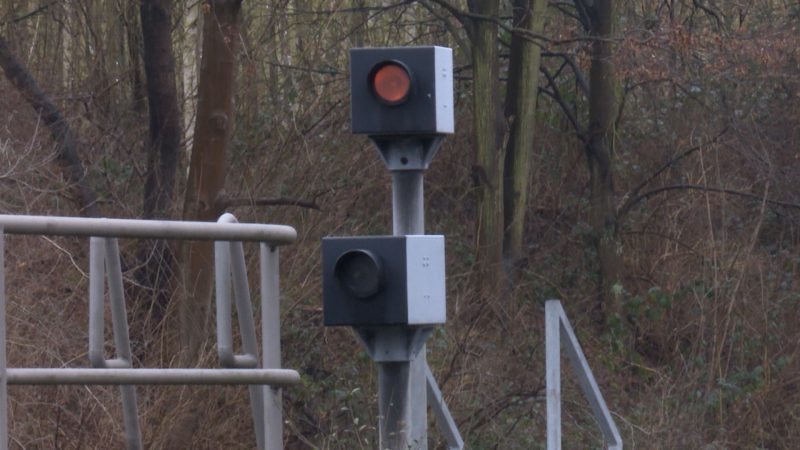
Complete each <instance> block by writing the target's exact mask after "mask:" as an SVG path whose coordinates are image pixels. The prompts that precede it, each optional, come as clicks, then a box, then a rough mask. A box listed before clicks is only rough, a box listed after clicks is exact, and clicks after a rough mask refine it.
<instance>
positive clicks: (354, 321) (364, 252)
mask: <svg viewBox="0 0 800 450" xmlns="http://www.w3.org/2000/svg"><path fill="white" fill-rule="evenodd" d="M322 286H323V287H322V290H323V311H324V313H323V315H324V322H325V325H327V326H339V325H347V326H387V325H433V324H440V323H444V322H445V316H446V304H445V271H444V236H441V235H409V236H361V237H327V238H323V239H322Z"/></svg>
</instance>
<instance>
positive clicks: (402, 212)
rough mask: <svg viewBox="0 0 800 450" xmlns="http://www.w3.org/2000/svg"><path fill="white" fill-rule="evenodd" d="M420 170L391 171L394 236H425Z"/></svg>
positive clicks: (422, 188)
mask: <svg viewBox="0 0 800 450" xmlns="http://www.w3.org/2000/svg"><path fill="white" fill-rule="evenodd" d="M423 194H424V187H423V183H422V171H421V170H395V171H392V230H393V234H394V235H395V236H405V235H407V234H425V198H424V195H423Z"/></svg>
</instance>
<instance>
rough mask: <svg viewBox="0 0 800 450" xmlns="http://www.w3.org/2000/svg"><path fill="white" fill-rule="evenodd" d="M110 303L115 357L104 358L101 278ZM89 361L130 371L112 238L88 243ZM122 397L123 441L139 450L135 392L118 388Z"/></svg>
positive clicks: (119, 274)
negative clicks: (106, 288)
mask: <svg viewBox="0 0 800 450" xmlns="http://www.w3.org/2000/svg"><path fill="white" fill-rule="evenodd" d="M106 275H107V276H108V294H109V299H110V302H111V323H112V329H113V331H114V347H115V352H116V357H115V358H113V359H105V351H104V347H105V333H104V322H105V319H104V314H105V311H104V310H105V307H104V303H105V302H104V298H105V278H106ZM89 360H90V361H91V363H92V366H94V367H96V368H117V369H121V368H130V367H131V343H130V336H129V333H128V318H127V316H126V314H125V295H124V291H123V286H122V267H121V266H120V262H119V245H118V243H117V239H116V238H99V237H93V238H91V239H90V241H89ZM119 390H120V395H121V396H122V416H123V422H124V424H125V441H126V444H127V448H128V449H129V450H141V449H142V448H143V446H142V433H141V431H140V429H139V409H138V407H137V405H136V390H135V388H134V387H133V386H132V385H122V386H120V387H119Z"/></svg>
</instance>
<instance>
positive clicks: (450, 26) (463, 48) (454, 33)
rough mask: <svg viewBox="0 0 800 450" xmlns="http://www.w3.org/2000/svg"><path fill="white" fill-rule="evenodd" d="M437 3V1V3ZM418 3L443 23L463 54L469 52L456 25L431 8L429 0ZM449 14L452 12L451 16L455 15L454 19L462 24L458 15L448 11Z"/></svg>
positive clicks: (421, 0)
mask: <svg viewBox="0 0 800 450" xmlns="http://www.w3.org/2000/svg"><path fill="white" fill-rule="evenodd" d="M438 3H439V2H437V4H438ZM419 4H420V5H422V7H423V8H425V9H427V10H428V12H429V13H431V14H432V15H433V16H434V17H436V18H437V19H439V21H440V22H441V23H443V24H444V27H445V28H447V31H449V32H450V35H451V36H453V39H455V40H456V44H458V47H459V48H460V49H461V51H462V52H464V54H469V49H470V47H469V45H467V43H466V42H465V41H464V39H462V37H461V36H459V33H458V29H456V27H454V26H453V24H452V23H450V21H449V20H447V18H446V17H444V16H442V15H441V14H439V12H438V11H436V10H435V9H434V8H433V5H432V4H431V2H430V1H428V0H419ZM450 14H452V15H453V17H455V18H456V20H458V22H459V23H460V24H461V25H462V26H464V22H463V21H461V19H460V18H459V17H458V16H456V15H455V13H453V12H452V11H450ZM465 30H466V31H467V33H469V30H468V29H467V28H466V27H465Z"/></svg>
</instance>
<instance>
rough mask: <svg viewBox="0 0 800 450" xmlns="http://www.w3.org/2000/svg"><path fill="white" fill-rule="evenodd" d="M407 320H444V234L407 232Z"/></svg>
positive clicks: (412, 321)
mask: <svg viewBox="0 0 800 450" xmlns="http://www.w3.org/2000/svg"><path fill="white" fill-rule="evenodd" d="M406 273H407V274H408V279H407V280H408V281H407V282H408V324H409V325H422V324H436V323H444V322H445V318H446V311H447V305H446V302H445V284H444V279H445V271H444V236H440V235H425V236H422V235H411V236H406Z"/></svg>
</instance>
